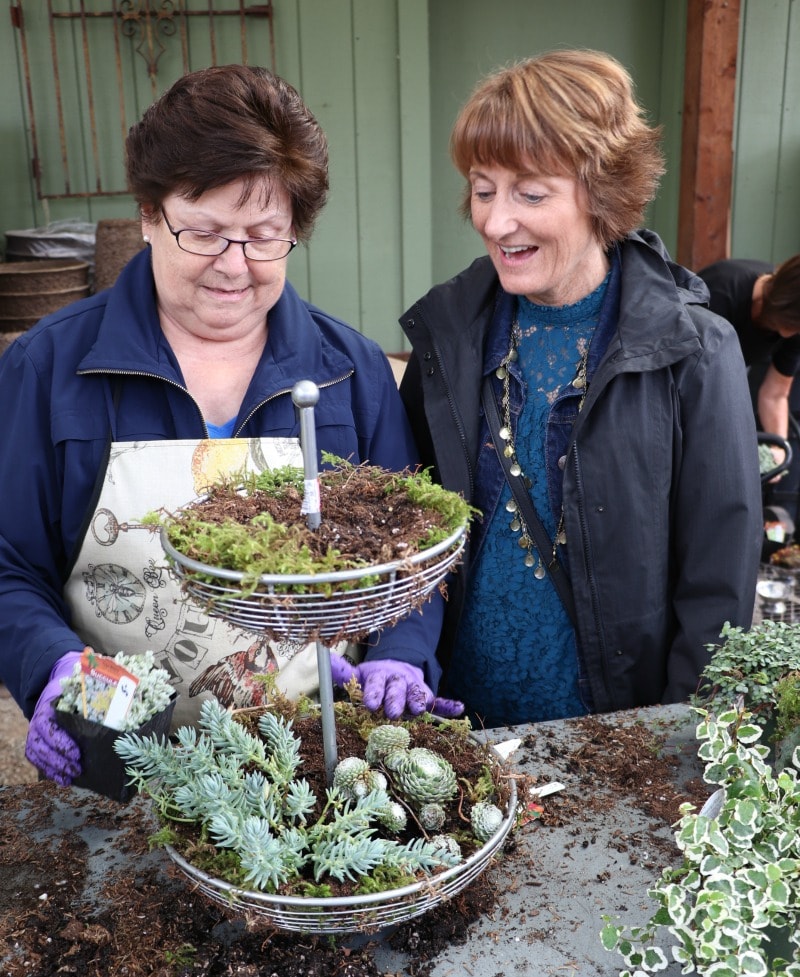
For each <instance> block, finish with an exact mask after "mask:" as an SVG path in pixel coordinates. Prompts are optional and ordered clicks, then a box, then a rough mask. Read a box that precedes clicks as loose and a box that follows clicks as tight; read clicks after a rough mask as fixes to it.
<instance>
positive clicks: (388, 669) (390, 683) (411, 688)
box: [331, 653, 464, 719]
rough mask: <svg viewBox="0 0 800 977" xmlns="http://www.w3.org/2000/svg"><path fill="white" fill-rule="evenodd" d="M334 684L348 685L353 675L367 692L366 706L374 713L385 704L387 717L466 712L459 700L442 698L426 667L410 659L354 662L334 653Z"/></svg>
mask: <svg viewBox="0 0 800 977" xmlns="http://www.w3.org/2000/svg"><path fill="white" fill-rule="evenodd" d="M331 674H332V676H333V684H334V685H339V686H342V685H346V684H347V683H348V682H349V681H350V680H351V679H352V678H355V680H356V681H357V682H358V684H359V685H360V686H361V689H362V691H363V693H364V700H363V701H364V705H365V706H366V707H367V709H370V710H372V711H373V712H374V711H375V710H376V709H380V707H381V706H383V712H384V715H385V716H386V718H387V719H399V718H400V717H401V716H402V715H403V713H404V712H406V711H408V712H410V713H411V715H412V716H418V715H419V714H420V713H423V712H432V713H434V714H435V715H437V716H443V717H445V718H447V719H452V718H453V717H454V716H460V715H461V713H462V712H463V711H464V704H463V703H462V702H456V701H455V699H440V698H438V697H437V696H435V695H434V694H433V692H431V690H430V689H429V688H428V686H427V685H426V684H425V677H424V675H423V674H422V669H421V668H417V666H416V665H410V664H409V663H408V662H400V661H394V660H393V659H389V658H386V659H383V660H379V661H372V662H361V664H360V665H351V664H350V662H349V661H348V660H347V659H346V658H343V657H342V656H341V655H336V654H333V653H332V654H331Z"/></svg>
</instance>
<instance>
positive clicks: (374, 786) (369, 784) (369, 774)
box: [333, 756, 388, 800]
mask: <svg viewBox="0 0 800 977" xmlns="http://www.w3.org/2000/svg"><path fill="white" fill-rule="evenodd" d="M333 786H334V787H335V788H336V789H337V790H338V791H339V792H340V793H341V794H342V796H343V797H345V798H347V799H348V800H356V799H357V798H359V797H366V796H367V794H369V793H370V792H371V791H383V792H384V793H385V792H386V788H387V786H388V781H387V780H386V777H385V776H384V775H383V774H382V773H381V772H380V770H373V769H372V768H371V767H370V765H369V764H368V763H367V761H366V760H362V759H361V758H360V757H353V756H351V757H345V759H344V760H340V761H339V763H338V764H337V765H336V769H335V770H334V771H333Z"/></svg>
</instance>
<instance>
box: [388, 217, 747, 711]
mask: <svg viewBox="0 0 800 977" xmlns="http://www.w3.org/2000/svg"><path fill="white" fill-rule="evenodd" d="M619 256H620V297H619V314H618V319H617V322H616V328H615V330H614V332H613V334H612V336H611V338H610V341H609V343H608V345H607V347H606V350H605V353H604V355H603V357H602V360H601V362H600V363H599V364H598V365H597V368H596V370H595V372H594V375H593V376H592V380H591V383H590V385H589V389H588V393H587V397H586V401H585V404H584V407H583V410H582V411H581V413H580V414H579V415H578V419H577V421H576V423H575V425H574V427H573V429H572V433H571V436H570V440H569V447H568V450H567V456H566V466H565V469H564V479H563V501H564V518H565V528H566V536H567V539H568V540H570V541H571V542H570V545H569V570H570V576H571V581H572V588H573V593H574V596H575V604H576V612H577V638H578V647H579V651H580V654H581V657H582V661H583V665H584V668H585V672H586V675H587V678H588V681H589V683H590V687H591V695H592V701H593V703H594V708H595V710H596V711H598V712H609V711H613V710H616V709H629V708H634V707H636V706H645V705H652V704H655V703H658V702H676V701H680V700H683V699H685V698H686V697H687V696H688V695H690V694H691V693H692V692H693V691H694V690H695V688H696V687H697V683H698V678H699V675H700V672H701V671H702V669H703V667H704V665H705V663H706V662H707V661H708V658H709V652H708V650H707V647H706V646H707V645H708V644H713V643H716V642H718V640H719V635H720V631H721V628H722V626H723V624H725V622H726V621H729V622H730V623H731V624H733V625H737V626H742V627H749V626H750V622H751V619H752V611H753V603H754V599H755V585H756V576H757V571H758V562H759V557H760V551H761V539H762V536H763V515H762V502H761V486H760V478H759V471H758V451H757V442H756V432H755V422H754V418H753V411H752V407H751V405H750V398H749V394H748V387H747V377H746V373H745V366H744V362H743V359H742V353H741V350H740V348H739V343H738V340H737V338H736V334H735V332H734V330H733V328H732V327H731V326H730V324H729V323H727V322H725V321H724V320H723V319H721V318H720V317H718V316H716V315H714V314H713V313H711V312H710V311H709V310H708V308H707V304H708V290H707V289H706V287H705V286H704V284H703V283H702V281H700V279H699V278H698V277H697V276H696V275H693V274H692V273H691V272H690V271H687V270H686V269H685V268H682V267H680V266H679V265H677V264H675V263H674V262H672V261H671V260H670V259H669V256H668V254H667V253H666V251H665V249H664V247H663V244H662V243H661V241H660V240H659V239H658V237H657V236H656V235H655V234H653V233H652V232H649V231H646V230H643V231H641V232H638V233H633V234H630V235H629V236H628V237H627V238H626V239H625V240H624V241H622V242H621V244H620V245H619ZM502 301H504V293H503V292H502V290H501V289H500V286H499V283H498V279H497V275H496V273H495V271H494V267H493V265H492V263H491V261H490V259H489V258H488V257H483V258H479V259H477V260H476V261H475V262H474V263H473V264H472V265H470V267H469V268H467V269H466V270H465V271H463V272H462V273H461V274H459V275H457V276H456V277H455V278H453V279H451V280H450V281H448V282H445V283H444V284H442V285H439V286H436V287H435V288H434V289H432V290H431V291H430V292H429V293H428V294H427V295H425V296H424V297H423V298H421V299H420V300H419V301H418V302H417V303H415V304H414V306H412V308H411V309H409V310H408V312H407V313H406V314H405V315H404V316H403V317H402V318H401V320H400V321H401V324H402V326H403V328H404V330H405V332H406V334H407V336H408V338H409V340H410V341H411V343H412V345H413V348H414V355H413V356H412V357H411V359H410V361H409V364H408V366H407V368H406V371H405V374H404V377H403V381H402V384H401V394H402V396H403V400H404V402H405V404H406V409H407V410H408V414H409V418H410V420H411V425H412V428H413V430H414V434H415V436H416V439H417V444H418V446H419V448H420V451H421V453H422V462H423V464H424V465H425V466H427V467H431V468H432V469H433V471H434V474H435V476H436V477H437V479H438V480H439V481H440V482H441V483H442V484H443V485H444V486H445V487H446V488H449V489H452V490H454V491H459V492H462V493H463V494H464V496H465V498H467V500H469V501H471V500H472V499H473V490H474V478H475V471H476V467H475V466H476V461H477V457H478V452H479V451H480V449H481V430H482V426H483V419H482V417H483V414H482V408H481V401H480V395H481V384H482V381H483V376H484V372H488V364H487V359H486V355H487V350H488V349H490V348H491V345H492V339H493V337H492V335H491V327H492V323H493V322H497V320H498V317H497V316H496V315H495V311H496V309H497V306H498V303H499V302H502ZM506 326H507V324H506ZM506 341H507V337H506ZM512 379H514V378H512ZM523 400H524V390H523V389H520V386H519V384H517V385H516V387H514V388H512V409H513V411H514V414H513V417H512V421H513V420H515V418H516V417H517V416H518V415H519V412H520V411H521V408H522V404H523ZM551 436H552V431H551V430H550V429H548V438H550V437H551ZM548 451H549V442H548ZM497 495H498V496H499V491H498V493H497ZM484 516H485V518H487V519H489V518H491V513H484ZM472 555H473V556H474V554H472ZM469 565H470V555H469V554H467V559H466V565H465V567H463V568H462V570H461V571H460V572H459V574H458V576H457V578H456V580H455V581H454V583H453V585H451V587H450V589H449V592H448V601H447V606H446V609H445V624H444V628H443V631H442V640H441V643H440V648H439V655H440V658H441V660H442V662H443V664H444V665H445V676H444V679H443V685H442V691H443V692H444V693H446V691H447V669H454V670H455V669H458V667H459V663H458V661H457V660H450V658H451V653H452V647H453V642H454V638H455V634H456V631H457V628H458V621H459V617H460V614H461V608H462V605H463V596H464V590H465V586H466V580H467V577H468V574H469ZM536 585H537V581H535V580H532V582H531V590H532V593H531V594H509V600H510V601H517V602H524V601H527V600H531V599H533V597H534V595H535V587H536ZM508 681H510V682H513V681H514V677H513V675H510V676H508ZM473 701H474V703H475V704H476V706H477V707H478V708H479V704H480V689H475V693H474V700H473Z"/></svg>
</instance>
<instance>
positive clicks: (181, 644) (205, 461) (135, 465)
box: [65, 438, 319, 728]
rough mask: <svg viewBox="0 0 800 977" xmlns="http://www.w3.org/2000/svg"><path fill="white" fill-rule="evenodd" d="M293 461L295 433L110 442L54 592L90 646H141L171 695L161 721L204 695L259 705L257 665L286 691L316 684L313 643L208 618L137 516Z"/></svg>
mask: <svg viewBox="0 0 800 977" xmlns="http://www.w3.org/2000/svg"><path fill="white" fill-rule="evenodd" d="M286 465H292V466H294V467H297V468H302V467H303V459H302V452H301V450H300V443H299V441H298V440H297V439H296V438H220V439H212V440H207V439H204V440H181V441H137V442H125V443H114V444H112V446H111V453H110V456H109V461H108V465H107V467H106V472H105V477H104V480H103V485H102V489H101V491H100V496H99V498H98V501H97V506H96V508H95V512H94V516H93V518H92V520H91V522H90V524H89V529H88V531H87V533H86V535H85V537H84V540H83V542H82V545H81V550H80V553H79V555H78V559H77V560H76V562H75V566H74V568H73V570H72V574H71V576H70V579H69V580H68V581H67V585H66V587H65V597H66V600H67V604H68V606H69V608H70V611H71V615H72V627H73V628H74V629H75V631H76V633H77V634H79V635H80V637H81V639H82V640H83V641H84V642H85V643H86V644H87V645H91V646H92V647H93V648H94V649H95V650H96V651H98V652H101V653H102V654H106V655H112V656H113V655H115V654H116V653H117V652H118V651H124V652H126V653H127V654H141V653H143V652H144V651H147V650H152V651H153V653H154V655H155V657H156V660H157V662H158V664H159V666H160V667H161V668H164V669H166V671H167V672H168V673H169V674H170V676H171V682H172V684H173V685H174V686H175V688H176V689H177V691H178V693H179V696H178V700H177V703H176V706H175V713H174V716H173V728H176V727H177V726H180V725H183V724H185V723H194V722H196V721H197V717H198V716H199V710H200V703H201V701H202V700H203V699H204V698H208V697H209V696H211V695H213V696H215V697H216V698H218V699H219V700H220V702H222V703H223V704H224V705H226V706H232V707H234V708H245V707H248V706H256V705H260V704H261V703H262V701H263V696H264V685H263V683H262V682H261V681H260V680H259V679H258V678H257V676H259V675H264V674H268V673H277V675H276V684H277V686H278V688H280V689H281V690H282V691H283V692H285V693H286V694H287V695H289V696H292V697H294V696H297V695H299V694H301V693H305V694H308V695H313V694H314V693H315V692H316V690H317V688H318V684H319V683H318V679H317V663H316V645H314V644H309V645H306V646H301V647H298V646H295V645H292V644H291V643H287V642H276V641H273V640H270V639H269V638H267V637H266V636H265V635H264V634H261V633H259V632H255V631H250V630H248V629H246V628H241V627H236V626H233V625H231V624H228V623H227V622H225V621H222V620H220V619H218V618H212V617H209V616H208V615H207V614H206V613H205V612H204V610H203V609H202V608H201V607H200V605H198V604H194V603H192V602H191V601H190V600H187V598H186V597H185V595H184V594H183V593H182V591H181V589H180V584H179V582H178V580H177V578H176V577H175V576H174V574H173V573H172V572H171V571H170V565H169V562H168V560H167V558H166V556H165V554H164V551H163V549H162V548H161V543H160V540H159V534H158V532H156V531H154V530H153V527H152V526H148V525H144V524H143V519H144V517H145V516H146V515H147V514H148V513H151V512H154V511H157V510H160V509H164V510H166V511H168V512H173V511H175V510H177V509H179V508H181V507H182V506H185V505H187V504H188V503H190V502H192V501H193V500H194V499H196V498H197V497H198V496H200V495H202V494H203V492H204V491H206V490H207V488H208V486H209V485H211V484H212V483H213V482H214V481H216V480H218V479H219V478H220V477H221V476H223V475H226V476H230V475H233V474H235V473H237V472H242V471H246V472H259V471H263V470H264V469H265V468H278V467H283V466H286Z"/></svg>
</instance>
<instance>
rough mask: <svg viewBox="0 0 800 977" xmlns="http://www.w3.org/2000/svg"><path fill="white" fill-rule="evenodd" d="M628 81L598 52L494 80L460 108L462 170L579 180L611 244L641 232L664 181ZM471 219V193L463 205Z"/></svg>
mask: <svg viewBox="0 0 800 977" xmlns="http://www.w3.org/2000/svg"><path fill="white" fill-rule="evenodd" d="M660 138H661V130H660V128H655V127H651V126H649V125H648V124H647V122H646V121H645V118H644V110H643V109H642V107H641V106H640V105H639V104H638V103H637V102H636V100H635V98H634V95H633V82H632V80H631V77H630V75H629V74H628V72H627V71H626V70H625V68H623V67H622V65H621V64H620V63H619V62H618V61H616V60H615V59H614V58H612V57H610V56H609V55H607V54H603V53H601V52H599V51H589V50H564V51H551V52H549V53H546V54H542V55H539V56H538V57H534V58H528V59H526V60H524V61H520V62H518V63H516V64H514V65H512V66H511V67H508V68H504V69H501V70H499V71H496V72H494V73H493V74H491V75H489V77H488V78H486V79H485V80H484V81H483V82H482V83H480V84H479V85H478V87H477V88H476V89H475V91H474V92H473V94H472V96H471V97H470V98H469V100H468V101H467V103H466V104H465V105H464V107H463V108H462V109H461V112H460V113H459V116H458V118H457V119H456V122H455V126H454V128H453V132H452V135H451V138H450V153H451V156H452V159H453V162H454V163H455V166H456V168H457V169H458V171H459V172H460V173H461V174H462V176H464V177H466V178H468V177H469V172H470V169H471V168H472V167H473V166H474V165H475V164H476V163H478V164H481V165H500V166H505V167H508V168H509V169H514V170H518V171H522V170H527V169H529V168H530V167H531V166H532V165H533V166H535V167H536V169H537V171H538V172H540V173H541V174H542V175H549V176H572V177H575V178H577V179H578V180H579V181H580V182H581V183H582V184H583V185H584V187H585V189H586V192H587V194H588V198H589V212H590V215H591V219H592V224H593V228H594V231H595V234H596V235H597V238H598V240H600V241H602V242H603V243H604V244H605V245H606V246H607V245H610V244H611V243H612V242H614V241H618V240H621V239H622V238H623V237H625V235H626V234H627V233H628V232H629V231H632V230H634V229H635V228H637V227H639V226H641V223H642V220H643V218H644V210H645V207H646V206H647V204H648V203H649V202H650V201H651V200H652V199H653V198H654V197H655V195H656V191H657V189H658V183H659V180H660V178H661V176H662V174H663V173H664V159H663V155H662V152H661V149H660ZM461 210H462V213H463V214H464V216H466V217H469V215H470V188H469V186H467V188H466V191H465V195H464V198H463V200H462V206H461Z"/></svg>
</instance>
